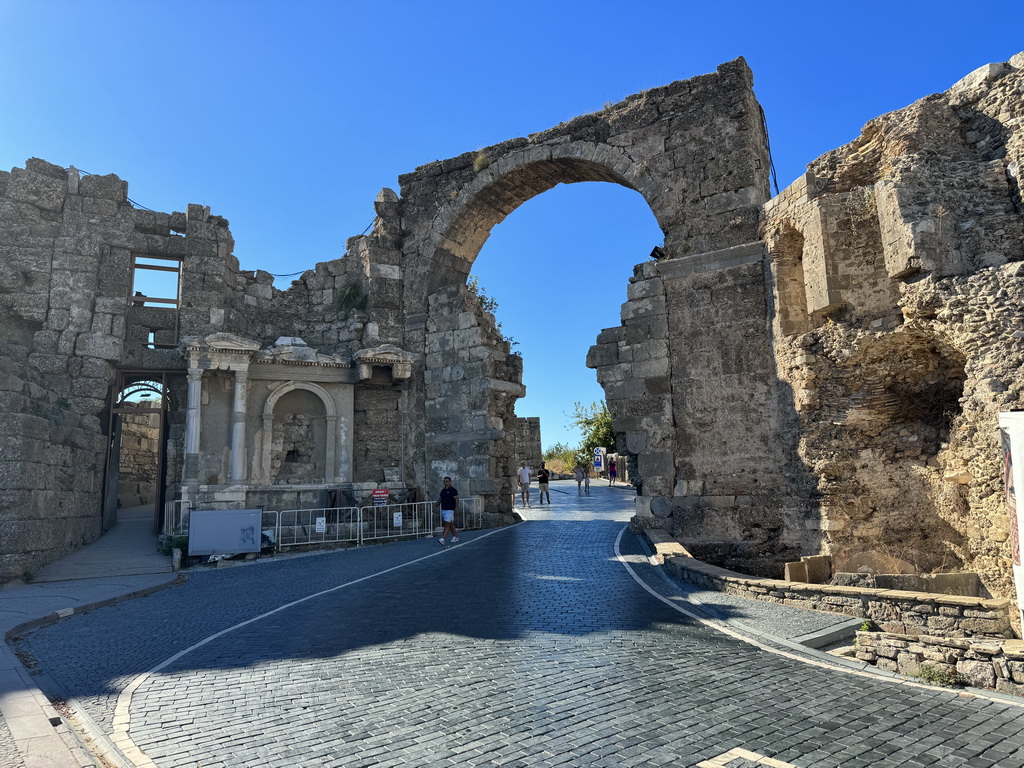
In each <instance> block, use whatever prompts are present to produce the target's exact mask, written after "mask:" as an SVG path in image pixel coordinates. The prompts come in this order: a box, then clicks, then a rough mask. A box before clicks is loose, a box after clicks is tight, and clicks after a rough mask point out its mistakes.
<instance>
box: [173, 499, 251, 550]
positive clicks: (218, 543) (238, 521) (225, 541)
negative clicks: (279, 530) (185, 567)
mask: <svg viewBox="0 0 1024 768" xmlns="http://www.w3.org/2000/svg"><path fill="white" fill-rule="evenodd" d="M262 521H263V510H261V509H193V510H192V514H191V515H190V516H189V524H188V553H189V554H190V555H228V554H230V555H237V554H241V553H242V552H259V551H260V534H261V533H262V526H261V523H262Z"/></svg>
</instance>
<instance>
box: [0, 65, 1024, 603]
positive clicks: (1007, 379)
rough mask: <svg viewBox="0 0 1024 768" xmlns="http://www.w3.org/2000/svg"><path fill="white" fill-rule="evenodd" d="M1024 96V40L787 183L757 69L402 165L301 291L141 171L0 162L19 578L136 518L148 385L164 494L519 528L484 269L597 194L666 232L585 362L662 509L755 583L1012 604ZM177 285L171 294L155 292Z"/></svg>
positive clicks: (690, 538)
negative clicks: (459, 515) (375, 508)
mask: <svg viewBox="0 0 1024 768" xmlns="http://www.w3.org/2000/svg"><path fill="white" fill-rule="evenodd" d="M1022 83H1024V58H1022V56H1017V57H1015V58H1014V59H1012V60H1011V61H1010V62H1008V63H1005V64H997V65H990V66H988V67H985V68H983V69H982V70H979V71H978V72H976V73H973V74H972V75H970V76H969V77H968V78H966V79H965V80H964V81H962V82H961V83H958V84H957V85H956V86H954V87H953V88H952V89H951V90H950V91H948V92H947V93H945V94H939V95H936V96H930V97H928V98H926V99H923V100H922V101H920V102H918V103H916V104H914V105H911V106H910V107H908V108H906V109H904V110H900V111H899V112H895V113H892V114H891V115H886V116H883V117H880V118H878V119H877V120H874V121H872V122H871V123H869V124H868V126H867V127H866V128H865V130H864V133H863V135H862V136H861V137H860V138H859V139H857V140H856V141H854V142H853V143H852V144H850V145H848V146H847V147H843V148H840V149H838V150H836V151H834V152H831V153H829V154H827V155H825V156H823V157H822V158H819V159H818V160H816V161H815V162H813V163H811V165H810V166H809V170H808V173H807V175H806V177H805V178H803V179H801V180H799V181H798V182H797V183H796V184H794V185H792V186H791V187H789V188H788V189H786V190H785V191H784V192H783V193H782V194H781V195H778V196H777V197H775V198H774V199H770V194H769V169H770V167H771V162H770V157H769V154H768V149H767V146H768V144H767V137H766V131H765V125H764V120H763V115H762V112H761V109H760V106H759V105H758V103H757V100H756V99H755V97H754V92H753V78H752V75H751V72H750V70H749V68H748V67H747V65H746V63H745V62H744V61H743V60H742V59H738V60H736V61H733V62H729V63H726V64H723V65H721V66H720V67H718V69H717V71H716V72H714V73H711V74H707V75H703V76H700V77H696V78H693V79H691V80H687V81H683V82H677V83H672V84H670V85H667V86H664V87H662V88H656V89H652V90H650V91H646V92H644V93H640V94H637V95H635V96H630V97H628V98H627V99H625V100H624V101H622V102H620V103H618V104H614V105H609V106H608V107H607V108H606V109H604V110H602V111H601V112H599V113H595V114H592V115H585V116H582V117H578V118H576V119H574V120H571V121H569V122H567V123H563V124H561V125H558V126H556V127H554V128H552V129H550V130H547V131H543V132H541V133H537V134H533V135H531V136H527V137H524V138H517V139H512V140H510V141H506V142H503V143H501V144H497V145H495V146H492V147H487V148H485V149H482V150H479V151H475V152H468V153H466V154H464V155H460V156H458V157H454V158H451V159H448V160H443V161H438V162H434V163H430V164H428V165H425V166H423V167H421V168H418V169H416V170H415V171H414V172H412V173H410V174H407V175H404V176H402V177H401V178H400V180H399V181H400V190H399V192H398V193H396V192H394V191H392V190H389V189H384V190H382V191H381V192H380V194H379V195H378V196H377V199H376V202H375V209H376V213H377V217H376V220H375V222H374V225H373V229H372V232H371V233H370V234H368V235H364V236H359V237H354V238H351V239H349V240H348V242H347V248H346V253H345V255H344V257H343V258H341V259H337V260H335V261H329V262H325V263H320V264H317V265H316V266H315V267H314V268H312V269H310V270H308V271H307V272H305V273H303V274H302V276H301V277H300V278H299V279H298V280H296V281H295V282H294V283H293V284H292V286H291V287H290V288H289V289H288V290H284V291H281V290H278V289H276V288H275V287H274V286H273V278H272V276H271V275H269V274H267V273H265V272H261V271H255V272H253V271H246V270H243V269H242V268H241V267H240V264H239V261H238V259H237V258H236V257H235V255H234V253H233V241H232V239H231V234H230V231H229V229H228V223H227V221H225V220H224V219H223V218H221V217H218V216H216V215H213V214H212V213H211V211H210V209H209V208H206V207H203V206H198V205H189V206H187V208H186V210H185V211H184V212H173V213H158V212H152V211H145V210H140V209H138V208H137V207H135V206H134V205H132V204H131V203H130V202H129V201H128V198H127V184H126V183H125V182H123V181H122V180H120V179H118V178H117V177H116V176H82V175H81V174H79V173H78V172H77V171H76V170H75V169H74V168H70V169H65V168H60V167H57V166H54V165H51V164H49V163H47V162H45V161H42V160H38V159H32V160H29V161H28V162H27V163H26V165H25V167H24V168H15V169H13V170H12V171H11V172H10V173H0V248H2V249H3V257H2V260H0V318H2V322H0V342H2V344H0V358H2V359H0V444H2V446H3V451H2V452H0V481H2V482H0V530H2V532H3V534H4V535H3V537H2V539H0V540H2V541H3V542H4V544H3V551H2V552H0V579H9V578H13V577H16V576H18V575H20V574H23V573H26V572H31V571H32V570H33V569H35V568H37V567H39V566H41V565H42V564H44V563H45V562H47V561H48V560H51V559H53V558H55V557H57V556H59V555H61V554H63V553H65V552H67V551H69V550H71V549H73V548H75V547H76V546H80V545H81V544H83V543H86V542H88V541H91V540H92V539H94V538H96V536H98V535H99V533H100V531H101V529H102V528H103V527H104V525H109V524H110V523H111V522H112V520H113V519H114V518H116V507H114V506H112V502H111V499H112V498H114V499H115V502H114V503H115V504H116V473H114V474H112V472H111V467H116V466H120V464H119V463H118V462H112V460H111V457H112V456H113V455H114V454H113V453H112V451H113V444H114V443H115V442H116V441H115V440H114V439H113V437H112V436H113V435H114V434H115V432H116V429H117V428H118V427H119V424H120V422H119V419H121V418H123V417H125V414H128V413H131V412H132V411H133V409H134V410H138V409H140V408H142V406H143V405H144V403H143V401H142V400H141V399H140V396H138V395H137V393H136V391H135V389H133V388H137V387H139V386H141V385H143V384H145V386H147V387H149V388H151V389H155V390H156V391H158V392H159V393H160V397H159V402H160V406H159V408H156V409H154V408H152V407H149V408H148V411H147V412H152V411H154V410H155V411H156V412H157V413H158V414H160V418H159V419H158V421H159V424H160V429H161V433H160V435H161V436H160V441H161V453H160V478H159V479H160V482H159V483H158V484H159V485H160V498H161V500H162V501H164V502H170V503H172V504H173V503H186V502H188V503H192V504H195V505H200V506H217V505H220V506H223V507H239V506H251V505H262V506H265V507H266V508H268V509H284V508H295V507H297V506H317V505H319V504H323V503H324V502H325V501H327V500H328V499H332V500H337V499H338V498H340V497H341V496H343V495H344V494H346V493H347V494H349V495H350V496H358V495H359V494H360V493H362V492H365V490H366V489H368V488H372V487H377V486H378V485H386V486H387V487H389V488H396V489H399V488H401V489H406V490H409V491H416V492H418V493H419V494H420V495H421V496H432V495H433V493H434V492H435V491H436V489H437V488H438V487H440V481H441V478H442V477H443V476H445V475H450V476H452V477H453V478H456V482H457V485H458V487H459V489H460V491H461V492H462V493H463V494H465V495H467V496H475V497H479V498H480V499H481V500H482V501H483V504H484V509H485V510H486V517H487V520H488V522H489V523H491V524H500V523H503V522H510V521H511V519H512V518H511V515H510V512H511V509H510V503H509V502H510V499H511V497H512V491H513V489H512V484H511V478H512V477H513V474H514V468H515V466H517V464H518V462H519V461H520V460H521V459H520V457H519V453H520V450H521V449H520V447H519V440H518V438H517V424H518V419H517V417H516V414H515V410H514V406H515V401H516V400H517V399H518V398H520V397H522V396H523V395H524V393H525V390H524V388H523V385H522V365H523V361H522V359H521V358H520V357H519V355H517V354H513V353H512V352H511V349H510V346H509V343H508V342H507V341H506V340H505V339H504V338H503V336H502V335H501V333H500V331H499V329H498V327H497V325H496V323H495V320H494V318H493V317H492V316H491V315H490V314H489V313H487V312H486V311H484V310H483V308H482V307H481V305H480V301H479V297H478V296H476V294H475V293H474V292H473V291H472V290H470V289H469V288H467V286H466V278H467V276H468V275H469V274H470V271H471V268H472V265H473V262H474V259H475V258H476V257H477V255H478V253H479V251H480V249H481V246H482V245H483V243H484V242H485V241H486V239H487V237H488V235H489V233H490V230H491V229H492V228H493V227H494V226H495V225H496V224H498V223H499V222H501V221H502V220H503V219H504V218H505V217H506V216H508V215H509V214H510V213H511V212H512V211H514V210H515V209H516V208H517V207H518V206H519V205H521V204H522V203H523V202H525V201H526V200H529V199H530V198H532V197H534V196H536V195H538V194H541V193H543V192H545V191H547V190H548V189H551V188H552V187H554V186H556V185H557V184H562V183H576V182H584V181H600V182H607V183H614V184H621V185H623V186H626V187H628V188H630V189H633V190H635V191H637V192H638V193H639V194H641V195H642V196H643V197H644V199H645V200H646V202H647V203H648V205H649V206H650V208H651V211H652V212H653V214H654V216H655V217H656V219H657V221H658V223H659V225H660V227H661V229H662V231H663V232H664V242H663V243H661V244H659V245H658V247H657V248H655V250H654V252H653V254H652V258H650V259H649V260H647V261H643V262H642V263H640V264H639V265H638V266H637V267H636V268H635V270H634V276H633V278H632V279H631V280H630V284H629V286H628V300H627V302H626V303H625V304H623V306H622V315H621V317H622V322H621V325H620V326H618V327H616V328H611V329H606V330H604V331H602V332H601V333H600V335H599V336H598V338H597V343H596V344H595V345H594V346H593V347H592V349H591V350H590V354H589V356H588V365H590V366H591V367H592V368H594V369H595V370H596V372H597V376H598V380H599V381H600V383H601V384H602V386H603V387H604V389H605V393H606V399H607V403H608V407H609V410H610V412H611V414H612V417H613V427H614V429H615V432H616V434H617V440H618V445H617V451H618V454H619V455H620V456H621V457H624V459H625V462H626V469H627V470H628V475H629V478H630V481H631V482H632V483H633V484H634V485H635V486H636V488H637V491H638V494H639V497H638V503H637V507H638V509H637V512H638V514H637V517H636V520H635V521H636V524H637V525H658V526H659V527H668V528H669V529H671V530H672V531H673V532H674V533H675V534H676V535H677V536H679V538H681V539H682V540H683V541H684V542H685V543H686V544H687V546H688V547H689V548H690V549H691V550H692V551H694V552H695V553H696V554H698V555H700V556H702V557H705V558H706V559H709V560H712V561H714V562H717V563H721V564H724V565H728V566H731V567H733V568H736V569H738V570H746V571H748V572H753V573H759V574H769V575H778V574H781V571H782V563H783V562H785V561H787V560H795V559H799V557H800V556H802V555H815V554H819V553H823V552H824V553H828V554H833V555H835V556H837V557H847V556H852V555H853V554H855V553H858V552H863V551H881V550H886V551H889V550H891V552H890V554H891V555H892V556H894V557H901V558H905V557H910V556H913V557H914V558H916V559H917V561H918V562H920V563H921V564H922V567H934V568H941V567H944V566H956V567H967V568H976V569H978V570H979V571H980V573H981V575H982V580H983V584H984V586H985V588H986V589H988V590H989V591H990V592H991V593H993V594H996V595H1004V594H1007V593H1008V592H1009V590H1010V589H1011V586H1010V582H1009V565H1008V563H1009V560H1008V558H1009V557H1010V554H1011V552H1010V550H1011V545H1010V531H1009V521H1008V518H1007V516H1006V514H1005V510H1004V509H1003V508H1002V507H1000V505H999V502H998V495H999V492H1000V487H1001V486H1000V482H1001V480H1000V471H999V467H998V466H997V464H998V460H999V459H998V457H999V452H998V448H997V446H996V445H995V443H994V440H995V418H994V414H995V412H996V411H997V410H1006V409H1012V408H1015V407H1024V406H1021V403H1020V392H1021V391H1022V385H1024V381H1022V379H1021V373H1020V366H1021V362H1022V359H1021V354H1022V352H1021V349H1022V346H1021V343H1020V342H1021V338H1022V335H1024V328H1022V327H1021V311H1020V310H1021V299H1022V287H1021V285H1022V279H1024V278H1022V275H1021V274H1020V268H1019V267H1020V264H1021V261H1022V259H1024V242H1022V239H1021V238H1022V236H1024V219H1022V202H1021V194H1020V188H1019V183H1018V179H1019V173H1020V168H1021V155H1022V146H1024V127H1022V126H1024V113H1022V111H1021V109H1022V107H1021V103H1022V100H1021V98H1020V94H1021V89H1022ZM652 245H654V244H652ZM639 260H640V259H638V261H639ZM151 272H155V273H157V274H159V275H162V276H163V277H164V278H165V279H168V280H170V281H171V283H172V288H171V289H169V290H166V291H165V292H164V294H162V295H160V294H154V293H153V292H150V291H148V290H145V289H143V286H144V282H143V281H142V280H141V277H142V276H145V275H147V274H149V273H151ZM148 402H149V403H152V402H155V401H153V400H150V401H148ZM143 410H146V409H143ZM112 493H113V494H114V496H113V497H112V495H111V494H112Z"/></svg>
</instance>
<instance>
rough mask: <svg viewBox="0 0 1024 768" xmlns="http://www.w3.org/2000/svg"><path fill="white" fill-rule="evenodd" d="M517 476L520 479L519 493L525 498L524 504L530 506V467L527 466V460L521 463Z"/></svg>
mask: <svg viewBox="0 0 1024 768" xmlns="http://www.w3.org/2000/svg"><path fill="white" fill-rule="evenodd" d="M516 477H517V478H518V480H519V495H520V496H521V497H522V499H523V504H524V506H527V507H528V506H530V468H529V467H528V466H526V462H525V461H524V462H523V463H522V464H520V465H519V471H518V472H516Z"/></svg>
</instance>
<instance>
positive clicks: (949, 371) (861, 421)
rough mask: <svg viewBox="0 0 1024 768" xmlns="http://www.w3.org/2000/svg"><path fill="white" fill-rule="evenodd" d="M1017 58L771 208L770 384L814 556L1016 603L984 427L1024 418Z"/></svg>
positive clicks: (851, 151) (912, 116) (1021, 124)
mask: <svg viewBox="0 0 1024 768" xmlns="http://www.w3.org/2000/svg"><path fill="white" fill-rule="evenodd" d="M1022 90H1024V56H1022V55H1018V56H1016V57H1014V59H1013V60H1011V61H1010V62H1009V63H1007V64H996V65H988V66H986V67H983V68H982V69H980V70H978V71H977V72H975V73H972V74H971V75H969V76H968V77H967V78H965V79H964V80H962V81H961V82H959V83H957V84H956V85H954V86H953V87H952V88H951V89H950V90H949V91H947V92H946V93H943V94H937V95H934V96H929V97H927V98H925V99H922V100H921V101H919V102H916V103H915V104H913V105H911V106H909V107H907V108H906V109H903V110H900V111H898V112H894V113H891V114H888V115H884V116H882V117H879V118H877V119H875V120H872V121H871V122H870V123H868V124H867V126H865V128H864V130H863V132H862V135H861V136H860V138H858V139H857V140H856V141H854V142H853V143H851V144H850V145H847V146H846V147H842V148H840V149H837V150H835V151H833V152H830V153H828V154H827V155H824V156H823V157H821V158H819V159H818V160H817V161H815V162H814V163H811V164H810V166H809V170H808V173H807V176H806V177H805V178H803V179H801V180H799V181H798V182H797V183H796V184H794V185H793V186H791V187H790V188H789V189H787V190H785V191H784V192H783V193H782V194H781V195H780V196H779V197H777V198H776V199H774V200H773V201H771V202H770V203H769V204H768V205H766V206H765V211H764V222H763V226H762V231H763V234H764V238H765V241H766V243H767V247H768V249H769V251H770V252H771V254H772V268H773V270H774V274H775V277H776V285H777V294H776V295H777V303H778V312H777V313H776V317H775V323H774V329H775V332H776V337H775V350H774V352H775V360H776V364H777V369H778V374H779V377H780V378H781V379H782V380H783V381H785V382H786V383H787V384H788V385H789V386H790V387H791V388H792V391H793V399H794V404H795V408H796V410H797V412H798V413H799V432H798V434H799V453H800V456H801V458H802V459H803V462H804V463H805V465H806V467H807V469H808V470H810V471H811V472H812V473H813V476H814V479H815V483H816V486H817V488H816V491H817V494H816V495H818V496H819V497H820V501H819V505H820V527H821V535H822V549H823V551H825V552H828V553H831V554H832V555H833V560H834V561H835V562H836V563H837V564H838V566H839V567H841V565H842V562H843V561H844V560H845V559H847V558H849V557H850V556H851V555H853V554H855V553H858V552H861V551H865V550H870V551H880V552H883V553H885V554H889V555H892V556H895V557H899V558H901V559H904V560H909V561H911V562H913V563H914V564H915V565H916V566H917V567H918V568H919V569H921V570H922V571H931V570H941V569H960V568H965V569H968V570H972V571H977V572H978V573H979V574H980V575H981V578H982V581H983V584H984V586H985V588H986V589H987V591H988V593H989V594H992V595H994V596H998V597H1005V596H1010V595H1012V594H1013V593H1012V583H1011V573H1010V567H1009V565H1010V560H1009V557H1010V544H1009V542H1008V538H1009V535H1010V524H1011V522H1010V520H1009V519H1008V517H1007V514H1006V507H1005V502H1004V500H1003V498H1002V482H1001V466H1000V462H1001V453H1000V450H999V447H998V445H997V433H996V427H997V417H996V414H997V413H998V412H999V411H1001V410H1012V409H1020V408H1024V402H1022V391H1024V378H1022V373H1021V371H1022V363H1024V358H1022V350H1024V346H1022V343H1021V340H1022V339H1024V316H1022V314H1021V307H1022V306H1024V304H1022V301H1024V265H1022V263H1021V261H1020V260H1021V259H1022V258H1024V218H1022V211H1024V207H1022V203H1021V195H1020V187H1019V174H1020V168H1021V167H1022V165H1021V160H1022V151H1024V99H1021V93H1022Z"/></svg>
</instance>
